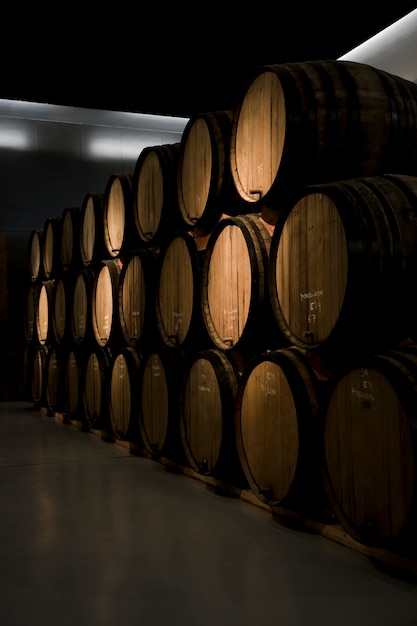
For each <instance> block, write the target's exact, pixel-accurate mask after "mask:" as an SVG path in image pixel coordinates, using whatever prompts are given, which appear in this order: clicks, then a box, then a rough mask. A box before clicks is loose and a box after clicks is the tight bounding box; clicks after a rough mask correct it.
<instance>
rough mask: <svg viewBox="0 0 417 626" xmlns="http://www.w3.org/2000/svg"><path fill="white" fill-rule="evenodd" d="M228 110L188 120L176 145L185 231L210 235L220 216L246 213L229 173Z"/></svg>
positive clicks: (229, 130) (179, 190)
mask: <svg viewBox="0 0 417 626" xmlns="http://www.w3.org/2000/svg"><path fill="white" fill-rule="evenodd" d="M232 116H233V112H232V111H216V112H208V113H200V114H198V115H194V116H193V117H191V118H190V119H189V121H188V123H187V125H186V126H185V128H184V132H183V134H182V138H181V142H180V151H179V159H178V168H177V190H178V203H179V208H180V211H181V215H182V218H183V221H184V223H185V224H186V225H187V227H188V228H191V229H193V228H194V227H198V228H199V229H202V230H204V231H206V232H210V231H211V230H212V229H213V227H214V225H215V224H216V223H217V222H218V221H219V219H220V217H221V215H222V214H226V215H238V214H240V213H244V212H245V210H246V212H248V208H250V209H252V205H248V204H244V203H243V202H242V199H241V197H240V196H239V194H238V193H237V191H236V187H235V185H234V183H233V179H232V173H231V170H230V137H231V129H232Z"/></svg>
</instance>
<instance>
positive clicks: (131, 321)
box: [118, 248, 158, 347]
mask: <svg viewBox="0 0 417 626" xmlns="http://www.w3.org/2000/svg"><path fill="white" fill-rule="evenodd" d="M157 260H158V253H157V251H156V250H152V249H148V248H139V249H137V250H132V251H131V253H130V254H129V255H127V256H126V257H125V260H124V263H123V267H122V269H121V271H120V276H119V282H118V318H119V322H120V330H121V335H122V340H123V342H124V343H125V344H126V345H129V346H137V345H139V344H140V345H141V346H142V347H144V346H145V345H147V346H151V345H152V344H154V343H155V338H156V324H155V281H156V267H157Z"/></svg>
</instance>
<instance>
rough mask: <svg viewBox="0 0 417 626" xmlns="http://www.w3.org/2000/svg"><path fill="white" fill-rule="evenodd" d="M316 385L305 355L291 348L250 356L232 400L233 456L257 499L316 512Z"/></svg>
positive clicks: (319, 492)
mask: <svg viewBox="0 0 417 626" xmlns="http://www.w3.org/2000/svg"><path fill="white" fill-rule="evenodd" d="M320 394H321V392H320V389H319V385H318V382H317V378H316V376H315V374H314V372H313V370H312V368H311V367H310V364H309V362H308V360H307V359H306V358H305V355H304V354H303V353H302V352H301V351H300V350H298V349H297V348H295V347H293V346H290V347H288V348H281V349H279V350H271V351H268V352H265V353H261V354H258V355H257V356H255V357H254V358H253V359H252V360H251V361H250V363H249V364H248V365H247V367H246V368H245V369H244V371H243V373H242V376H241V378H240V380H239V384H238V390H237V392H236V400H235V436H236V446H237V451H238V456H239V459H240V463H241V466H242V468H243V472H244V474H245V476H246V479H247V481H248V484H249V486H250V488H251V490H252V491H253V493H254V494H255V495H256V497H257V498H258V499H259V500H261V501H262V502H265V503H267V504H269V505H271V506H278V507H285V508H288V509H293V510H296V511H297V512H299V513H303V514H306V515H307V514H308V515H319V514H321V511H322V508H323V505H324V501H325V498H324V490H323V489H322V484H321V475H320V462H321V454H320V451H321V448H320V445H319V444H320V442H321V439H320V434H321V430H320V418H319V409H320V397H321V396H320Z"/></svg>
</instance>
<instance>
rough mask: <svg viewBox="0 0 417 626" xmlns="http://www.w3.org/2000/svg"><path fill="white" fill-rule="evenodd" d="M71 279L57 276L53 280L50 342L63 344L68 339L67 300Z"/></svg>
mask: <svg viewBox="0 0 417 626" xmlns="http://www.w3.org/2000/svg"><path fill="white" fill-rule="evenodd" d="M70 294H71V277H69V278H68V277H66V276H59V277H58V278H56V279H55V280H54V284H53V287H52V302H51V326H52V342H53V343H56V344H59V345H61V344H64V343H66V342H67V340H68V337H69V332H68V327H69V315H68V312H69V299H70Z"/></svg>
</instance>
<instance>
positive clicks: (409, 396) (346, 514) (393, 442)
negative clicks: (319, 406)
mask: <svg viewBox="0 0 417 626" xmlns="http://www.w3.org/2000/svg"><path fill="white" fill-rule="evenodd" d="M416 409H417V352H416V349H415V346H414V351H412V350H411V349H403V350H402V351H395V352H391V351H387V352H385V353H382V354H379V355H373V356H372V357H371V358H362V359H360V360H358V362H357V363H356V364H355V365H354V366H352V367H350V368H348V369H347V370H346V371H345V372H344V373H343V374H342V375H340V376H339V377H338V378H337V380H335V381H334V382H333V385H332V389H331V393H330V394H329V400H328V402H327V404H326V406H325V407H324V435H323V442H324V444H323V445H324V454H323V457H324V461H323V477H324V484H325V488H326V491H327V494H328V498H329V502H330V504H331V506H332V508H333V510H334V512H335V514H336V516H337V518H338V520H339V522H340V524H341V525H342V526H343V528H344V529H345V530H346V532H347V533H348V534H349V535H350V536H352V537H353V538H354V539H356V540H357V541H359V542H360V543H363V544H365V545H373V546H384V545H385V546H387V545H389V544H391V546H393V545H395V544H398V545H399V544H401V543H402V542H403V541H405V540H407V542H408V541H410V542H411V543H412V544H413V545H414V548H415V546H416V538H415V537H416V533H415V528H416V508H417V507H416V504H417V498H416V485H417V469H416V468H417V421H416Z"/></svg>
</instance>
